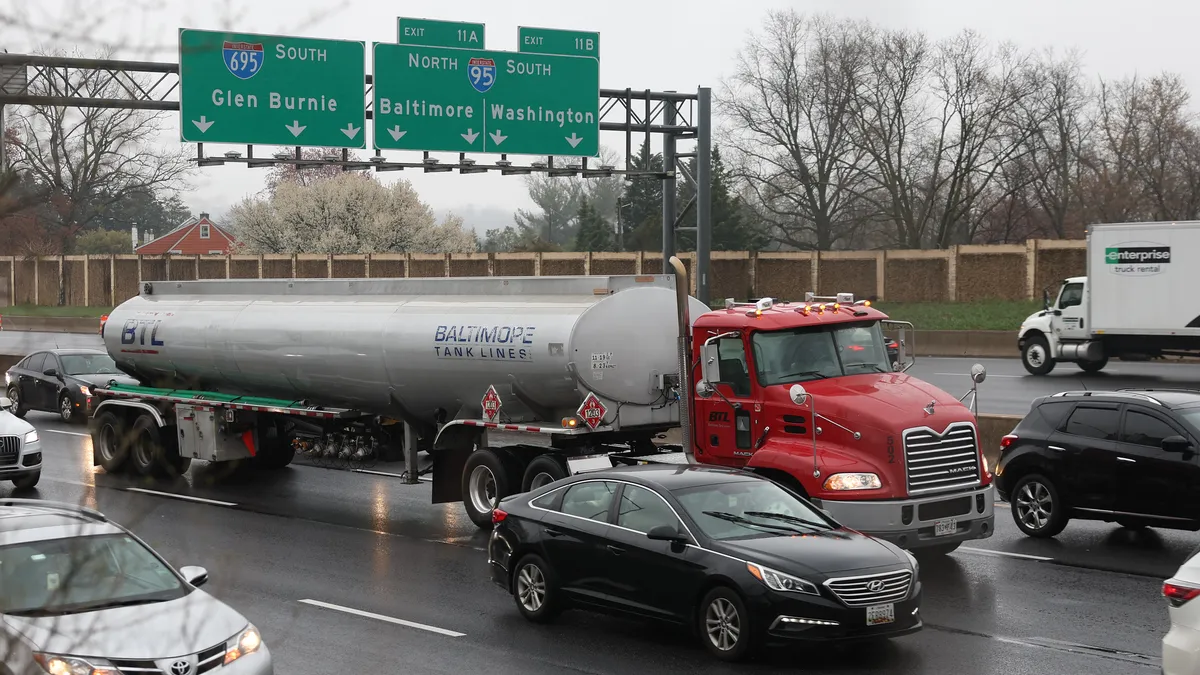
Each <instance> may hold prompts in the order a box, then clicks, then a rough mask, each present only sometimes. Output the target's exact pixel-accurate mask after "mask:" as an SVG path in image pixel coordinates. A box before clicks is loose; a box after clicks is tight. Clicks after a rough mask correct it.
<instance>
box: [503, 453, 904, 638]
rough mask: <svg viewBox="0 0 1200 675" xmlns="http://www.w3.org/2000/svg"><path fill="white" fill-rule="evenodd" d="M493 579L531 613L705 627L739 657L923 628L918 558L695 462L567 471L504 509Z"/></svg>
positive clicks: (767, 485) (737, 475)
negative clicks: (585, 613) (780, 646)
mask: <svg viewBox="0 0 1200 675" xmlns="http://www.w3.org/2000/svg"><path fill="white" fill-rule="evenodd" d="M492 521H493V523H494V525H495V527H494V528H493V531H492V535H491V539H490V541H489V545H488V559H489V563H490V566H491V574H492V580H493V581H495V582H496V583H497V584H499V585H500V586H501V587H502V588H504V589H505V591H506V592H508V593H511V594H512V595H513V597H514V599H515V600H516V604H517V609H518V610H519V611H520V613H521V614H522V615H524V616H525V618H527V619H529V620H531V621H535V622H543V621H547V620H549V619H551V618H552V617H553V616H555V614H557V613H558V612H559V611H560V610H563V609H567V608H572V607H578V608H582V609H590V610H594V611H600V612H605V613H618V614H625V615H632V616H638V617H645V618H651V619H660V620H664V621H667V622H671V623H677V624H683V625H687V626H689V627H690V628H692V629H693V630H694V631H695V633H696V634H697V635H698V636H699V637H700V638H701V641H702V642H703V643H704V645H705V647H706V648H707V649H708V650H709V652H710V653H712V654H713V655H715V656H716V657H718V658H720V659H722V660H727V661H736V660H739V659H741V658H743V657H745V656H746V655H747V654H748V653H750V652H751V651H752V650H753V649H754V648H755V647H757V646H759V645H762V644H767V643H779V642H787V641H829V640H856V639H864V640H871V639H875V638H890V637H896V636H899V635H905V634H908V633H913V632H916V631H918V630H920V629H921V626H922V624H921V618H920V616H919V611H918V608H919V606H920V601H921V583H920V579H919V571H918V570H919V568H918V565H917V561H916V559H915V558H913V557H912V556H911V555H910V554H908V553H907V552H906V551H904V550H902V549H900V548H897V547H896V546H894V545H892V544H890V543H887V542H885V541H881V540H878V539H874V538H872V537H868V536H866V535H864V534H860V533H858V532H855V531H854V530H850V529H847V528H845V527H842V526H841V525H839V524H838V523H837V522H835V521H834V520H833V519H831V518H830V517H829V516H828V515H826V514H825V513H824V512H823V511H821V510H819V509H817V508H816V507H814V506H813V505H812V504H810V503H809V502H808V501H807V500H805V499H803V498H802V497H800V496H798V495H796V494H795V493H793V492H791V491H789V490H787V489H786V488H784V487H781V486H780V485H778V484H777V483H774V482H772V481H770V480H767V479H766V478H762V477H760V476H758V475H755V474H752V473H747V472H743V471H738V470H734V469H724V468H716V467H700V466H694V465H686V466H685V465H669V464H659V465H645V466H637V467H625V468H618V469H611V470H604V471H597V472H592V473H586V474H580V475H576V476H572V477H569V478H565V479H562V480H559V481H556V482H553V483H550V484H548V485H546V486H543V487H541V488H538V489H536V490H532V491H530V492H526V493H523V494H519V495H514V496H512V497H508V498H506V499H504V500H502V501H501V502H500V504H499V508H497V509H495V511H493V513H492Z"/></svg>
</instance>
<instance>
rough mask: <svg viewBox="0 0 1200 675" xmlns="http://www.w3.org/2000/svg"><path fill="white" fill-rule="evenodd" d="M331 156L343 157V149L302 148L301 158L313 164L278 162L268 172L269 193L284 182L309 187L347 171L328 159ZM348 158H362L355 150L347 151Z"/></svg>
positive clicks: (352, 159)
mask: <svg viewBox="0 0 1200 675" xmlns="http://www.w3.org/2000/svg"><path fill="white" fill-rule="evenodd" d="M329 157H336V158H337V159H341V158H342V150H341V149H340V148H303V149H301V150H300V158H301V159H304V160H309V161H311V162H312V164H299V165H297V164H276V165H275V166H273V167H271V170H270V171H269V172H268V173H267V181H266V182H267V187H266V191H267V194H269V195H273V194H275V191H276V190H277V189H278V188H279V186H280V185H282V184H284V183H293V184H296V185H299V186H301V187H308V186H310V185H313V184H314V183H317V182H319V181H322V180H327V179H329V178H334V177H337V176H340V175H342V174H343V173H345V171H344V170H343V169H342V167H341V166H340V165H338V164H331V163H329V162H328V161H327V158H329ZM346 158H347V159H348V160H349V161H358V160H359V159H360V157H359V154H358V153H357V152H353V151H350V152H348V153H346Z"/></svg>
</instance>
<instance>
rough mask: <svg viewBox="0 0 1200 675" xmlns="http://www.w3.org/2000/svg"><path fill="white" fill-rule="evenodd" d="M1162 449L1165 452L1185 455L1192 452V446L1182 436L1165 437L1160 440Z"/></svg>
mask: <svg viewBox="0 0 1200 675" xmlns="http://www.w3.org/2000/svg"><path fill="white" fill-rule="evenodd" d="M1162 449H1163V450H1164V451H1166V452H1180V453H1187V452H1190V451H1191V450H1192V444H1191V443H1188V440H1187V439H1186V438H1184V437H1183V436H1167V437H1166V438H1164V439H1163V440H1162Z"/></svg>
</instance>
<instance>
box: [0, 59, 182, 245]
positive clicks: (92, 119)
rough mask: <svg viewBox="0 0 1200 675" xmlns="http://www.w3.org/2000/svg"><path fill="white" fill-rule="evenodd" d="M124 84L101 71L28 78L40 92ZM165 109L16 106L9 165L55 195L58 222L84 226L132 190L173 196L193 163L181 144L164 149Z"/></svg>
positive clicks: (84, 91) (95, 93) (100, 92)
mask: <svg viewBox="0 0 1200 675" xmlns="http://www.w3.org/2000/svg"><path fill="white" fill-rule="evenodd" d="M121 88H122V84H121V83H120V82H118V81H117V80H116V79H115V78H112V77H110V76H109V75H108V74H107V73H105V72H102V71H86V70H74V69H73V70H69V71H66V72H63V71H60V70H53V71H48V73H47V75H46V76H45V77H40V78H37V79H36V80H34V81H33V82H31V83H30V93H32V94H35V95H39V96H56V97H67V96H86V97H95V98H105V97H109V96H116V95H117V93H118V92H117V90H119V89H121ZM166 117H167V116H166V115H164V114H163V113H151V112H146V111H142V110H126V109H120V108H74V107H69V106H65V105H37V106H23V107H21V108H18V112H17V115H16V120H15V122H14V127H15V128H16V130H17V136H18V141H17V146H18V151H17V154H16V156H15V157H14V158H13V160H14V161H13V163H14V167H15V168H17V169H18V170H24V171H27V172H29V173H30V174H31V175H32V177H33V178H34V180H35V181H36V182H37V183H39V184H41V185H42V186H43V187H44V188H45V189H47V190H48V191H49V192H50V193H51V194H52V195H53V196H54V197H55V201H54V204H55V210H56V212H57V217H58V220H59V224H60V225H62V226H64V227H68V228H82V227H84V226H86V225H87V224H88V223H89V222H91V221H92V220H93V219H94V218H95V217H96V216H97V215H98V214H100V213H102V212H103V211H104V210H105V209H106V208H107V207H108V206H110V205H112V204H115V203H117V202H119V201H121V200H122V199H125V198H126V197H127V196H128V195H130V194H134V193H150V194H164V193H165V194H172V193H174V192H176V191H177V190H178V189H179V188H181V187H183V186H184V185H185V184H186V179H187V177H188V174H189V173H190V172H191V171H192V166H191V164H190V163H189V162H188V157H187V155H186V153H185V151H184V149H183V148H182V147H181V146H176V147H162V146H160V145H159V144H158V134H159V133H161V132H162V131H163V130H164V129H165V128H166V125H167V124H168V120H167V119H166Z"/></svg>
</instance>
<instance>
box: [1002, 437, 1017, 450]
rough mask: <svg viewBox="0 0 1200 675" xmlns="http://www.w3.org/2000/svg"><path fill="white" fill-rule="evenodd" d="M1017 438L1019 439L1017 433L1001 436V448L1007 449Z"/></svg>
mask: <svg viewBox="0 0 1200 675" xmlns="http://www.w3.org/2000/svg"><path fill="white" fill-rule="evenodd" d="M1015 440H1017V435H1016V434H1009V435H1007V436H1005V437H1004V438H1001V439H1000V449H1001V450H1005V449H1007V448H1008V446H1010V445H1012V444H1013V441H1015Z"/></svg>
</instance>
